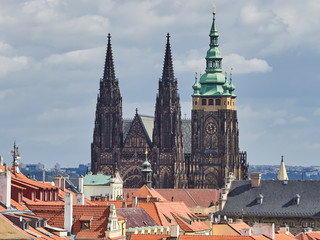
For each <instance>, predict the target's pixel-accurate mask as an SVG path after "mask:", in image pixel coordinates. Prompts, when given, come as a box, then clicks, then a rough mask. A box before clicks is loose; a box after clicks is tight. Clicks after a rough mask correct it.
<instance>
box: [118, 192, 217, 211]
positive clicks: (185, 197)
mask: <svg viewBox="0 0 320 240" xmlns="http://www.w3.org/2000/svg"><path fill="white" fill-rule="evenodd" d="M138 190H139V189H137V188H125V189H123V194H124V196H125V198H126V199H127V196H129V199H130V200H131V197H132V196H135V193H136V192H137V191H138ZM153 190H154V191H156V192H158V193H159V194H160V195H161V196H162V197H163V198H164V199H166V200H168V201H171V200H172V197H173V201H181V202H184V203H185V204H186V205H187V206H188V207H189V208H192V207H195V206H198V205H199V206H201V207H209V205H210V204H211V202H213V203H215V204H216V203H217V202H218V200H219V197H220V193H221V191H222V190H221V189H220V190H217V189H153ZM144 195H145V194H144Z"/></svg>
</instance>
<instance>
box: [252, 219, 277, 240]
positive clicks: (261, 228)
mask: <svg viewBox="0 0 320 240" xmlns="http://www.w3.org/2000/svg"><path fill="white" fill-rule="evenodd" d="M252 228H253V232H254V235H265V236H266V237H268V238H270V239H272V240H274V223H255V224H253V227H252Z"/></svg>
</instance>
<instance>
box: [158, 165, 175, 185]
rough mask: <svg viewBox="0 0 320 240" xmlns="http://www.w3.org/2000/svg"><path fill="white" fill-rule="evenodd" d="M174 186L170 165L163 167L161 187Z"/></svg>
mask: <svg viewBox="0 0 320 240" xmlns="http://www.w3.org/2000/svg"><path fill="white" fill-rule="evenodd" d="M172 186H173V176H172V172H171V169H170V168H169V167H163V168H162V169H161V171H160V188H171V187H172Z"/></svg>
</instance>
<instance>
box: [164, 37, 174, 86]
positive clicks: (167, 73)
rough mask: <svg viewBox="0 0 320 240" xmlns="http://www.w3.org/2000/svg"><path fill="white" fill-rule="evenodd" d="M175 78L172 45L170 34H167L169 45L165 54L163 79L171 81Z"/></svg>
mask: <svg viewBox="0 0 320 240" xmlns="http://www.w3.org/2000/svg"><path fill="white" fill-rule="evenodd" d="M173 80H174V73H173V64H172V56H171V47H170V34H169V33H168V34H167V45H166V53H165V56H164V63H163V71H162V81H165V82H170V81H173Z"/></svg>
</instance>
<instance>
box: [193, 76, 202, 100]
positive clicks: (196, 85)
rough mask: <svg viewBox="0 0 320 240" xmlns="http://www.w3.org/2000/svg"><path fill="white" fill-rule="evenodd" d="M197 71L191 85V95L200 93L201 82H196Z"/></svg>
mask: <svg viewBox="0 0 320 240" xmlns="http://www.w3.org/2000/svg"><path fill="white" fill-rule="evenodd" d="M197 75H198V73H196V77H195V82H194V84H193V86H192V88H193V90H194V91H193V96H196V95H200V89H201V84H200V83H199V82H198V76H197Z"/></svg>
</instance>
